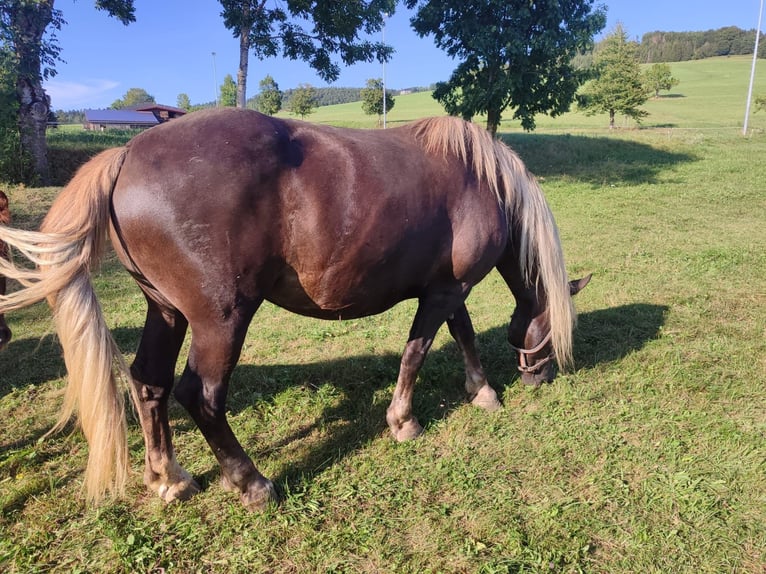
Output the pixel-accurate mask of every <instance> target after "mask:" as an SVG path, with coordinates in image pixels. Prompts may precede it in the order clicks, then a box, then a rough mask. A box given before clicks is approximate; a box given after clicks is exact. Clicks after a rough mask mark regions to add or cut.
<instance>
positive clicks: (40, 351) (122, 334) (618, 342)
mask: <svg viewBox="0 0 766 574" xmlns="http://www.w3.org/2000/svg"><path fill="white" fill-rule="evenodd" d="M666 312H667V307H665V306H661V305H651V304H646V303H634V304H628V305H622V306H619V307H613V308H608V309H601V310H597V311H590V312H587V313H582V314H580V316H579V321H578V328H577V330H576V332H575V367H574V368H575V370H581V369H590V368H593V367H595V366H597V365H599V364H602V363H609V362H613V361H616V360H619V359H620V358H621V357H624V356H626V355H628V354H630V353H632V352H633V351H635V350H637V349H640V348H641V347H643V346H644V345H645V344H646V343H647V342H649V341H651V340H652V339H655V338H656V337H657V336H658V334H659V331H660V328H661V326H662V325H663V323H664V319H665V314H666ZM140 333H141V330H140V329H138V328H119V329H115V330H114V336H115V340H116V341H117V343H118V345H119V346H120V348H121V349H122V350H123V351H125V352H128V351H132V350H134V349H135V348H136V346H137V344H138V340H139V338H140ZM477 343H478V346H479V351H480V354H481V357H482V362H483V364H484V368H485V371H486V373H487V377H488V379H489V381H490V383H492V384H493V386H494V387H495V389H496V390H498V391H499V393H498V394H499V395H502V390H503V388H504V387H506V386H508V385H512V384H515V382H516V380H517V379H518V377H517V375H516V368H515V365H516V358H515V356H514V355H513V354H512V353H511V352H510V350H509V348H508V345H507V342H506V334H505V327H500V326H498V327H494V328H492V329H489V330H487V331H484V332H482V333H479V334H478V335H477ZM306 344H316V343H314V342H307V343H306ZM10 355H18V357H17V360H16V363H22V362H23V368H24V369H25V370H28V371H29V372H28V373H27V376H25V380H26V383H25V384H26V385H30V386H34V385H37V384H39V383H43V382H45V381H47V380H50V379H51V378H57V377H59V376H61V375H62V373H63V372H64V366H63V361H61V359H60V350H59V348H58V344H57V342H56V341H55V337H50V341H49V340H47V339H46V340H43V342H42V343H41V341H40V340H39V339H24V340H20V341H13V342H11V344H10V345H9V347H8V349H6V350H5V351H4V353H3V354H2V356H0V368H2V364H3V363H2V361H6V362H8V360H9V359H8V357H9V356H10ZM41 355H42V356H41ZM399 361H400V356H399V355H398V354H393V353H387V354H382V355H381V354H363V355H356V356H351V357H343V358H339V359H334V360H331V361H320V362H314V363H310V364H279V365H257V364H241V365H239V366H238V367H237V369H236V370H235V374H234V376H233V379H232V384H231V388H230V393H229V400H228V408H229V413H230V414H231V415H238V414H241V413H243V411H245V410H246V409H248V408H250V407H252V406H253V404H254V402H258V401H261V402H262V404H266V405H268V404H270V403H271V404H275V403H277V402H278V401H279V398H280V394H281V393H283V392H285V391H286V390H287V389H291V388H292V389H293V390H295V388H296V387H299V389H300V391H301V392H307V393H313V392H318V391H320V390H322V387H323V386H324V385H332V386H333V387H334V389H332V390H333V391H334V394H335V395H337V396H339V397H341V398H340V400H337V401H336V402H335V404H334V405H333V406H331V407H327V408H325V409H324V410H322V412H321V413H320V414H319V415H315V416H314V418H313V420H307V421H306V422H305V423H303V424H301V425H298V426H297V427H296V428H294V429H292V430H291V431H289V432H287V433H283V435H282V436H278V437H275V438H274V440H265V441H264V440H262V438H263V437H261V440H257V441H254V440H253V439H248V438H247V437H240V439H241V440H242V442H243V446H244V448H245V449H246V450H247V451H248V452H250V454H251V455H252V456H253V458H254V459H255V460H256V464H257V461H258V459H259V458H263V457H265V456H269V455H273V454H274V453H277V452H279V451H281V450H282V449H284V448H286V447H288V446H294V443H295V442H296V441H302V440H307V441H310V442H309V443H307V447H306V448H300V449H293V450H292V451H291V454H290V456H291V457H292V458H291V459H290V460H289V464H285V465H283V466H282V470H281V471H279V472H278V474H277V475H276V476H274V477H272V478H273V480H274V482H275V483H276V484H281V485H284V486H287V487H288V488H296V487H298V485H299V484H300V482H301V481H303V480H305V478H306V477H311V476H314V475H316V474H318V473H321V472H322V471H323V470H325V469H327V468H328V467H330V466H332V465H333V464H335V463H337V461H338V460H340V459H342V458H345V457H346V456H348V455H349V454H351V453H352V452H354V451H355V450H358V449H359V448H361V447H363V445H364V444H366V443H368V442H369V441H371V440H373V439H375V438H376V437H379V436H381V435H385V434H386V433H387V429H386V423H385V413H386V408H387V407H388V401H389V400H390V396H391V393H390V392H387V391H385V389H387V388H388V387H390V386H392V385H393V383H394V382H395V380H396V375H397V371H398V368H399ZM463 381H464V372H463V367H462V360H461V357H460V353H459V351H458V349H457V347H456V345H455V344H454V343H449V344H447V345H444V346H442V347H441V348H439V349H435V350H432V351H431V353H429V355H428V358H427V359H426V362H425V365H424V366H423V369H422V370H421V373H420V375H419V377H418V383H417V387H416V390H415V398H414V401H413V403H414V404H413V410H414V412H415V413H416V416H417V417H418V419H419V420H420V422H421V424H422V425H423V426H424V427H425V428H426V429H428V427H429V426H432V425H433V424H435V423H437V422H438V421H440V420H442V419H444V418H445V417H447V416H448V415H449V414H450V413H451V412H452V411H454V410H455V409H456V408H458V407H459V406H460V405H462V404H464V402H465V398H466V397H465V391H464V388H463ZM553 384H555V382H554V383H553ZM381 391H384V392H381ZM5 392H8V389H7V388H6V387H5V386H4V387H3V393H5ZM3 393H0V397H2V394H3ZM172 409H173V412H172V414H173V415H174V418H176V420H177V421H180V422H177V423H176V430H177V431H193V430H194V424H193V422H192V421H191V419H190V418H189V417H188V416H186V415H184V414H182V409H181V407H180V406H178V405H174V406H173V407H172ZM132 424H137V423H136V422H135V421H134V422H133V423H132ZM267 424H268V423H267ZM318 429H321V430H322V432H321V433H316V435H315V436H314V437H313V438H310V437H311V435H314V434H315V433H314V431H315V430H318ZM316 436H319V438H316ZM39 437H40V434H39V433H35V434H34V435H33V436H30V437H28V440H25V441H22V442H23V443H25V444H26V445H30V444H32V443H34V442H35V441H37V439H38V438H39ZM9 446H10V445H5V446H2V445H0V459H1V458H2V456H1V455H2V451H3V450H4V449H5V448H8V447H9ZM12 446H13V448H16V449H18V448H23V447H24V444H20V443H18V442H16V443H14V445H12ZM296 453H300V454H296ZM211 461H212V457H211ZM217 475H218V468H217V466H216V467H214V466H212V465H211V467H210V469H209V470H208V471H206V472H204V473H202V475H201V476H198V477H197V478H198V479H200V481H201V482H202V483H203V485H205V484H208V483H210V482H211V481H212V480H213V479H214V478H215V477H216V476H217Z"/></svg>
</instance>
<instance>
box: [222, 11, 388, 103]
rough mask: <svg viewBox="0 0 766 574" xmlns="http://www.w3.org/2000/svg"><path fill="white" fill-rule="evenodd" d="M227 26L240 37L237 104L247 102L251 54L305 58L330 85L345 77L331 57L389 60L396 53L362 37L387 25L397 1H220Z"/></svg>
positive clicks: (260, 56) (268, 56)
mask: <svg viewBox="0 0 766 574" xmlns="http://www.w3.org/2000/svg"><path fill="white" fill-rule="evenodd" d="M219 1H220V3H221V6H222V7H223V10H222V12H221V16H223V22H224V25H225V26H226V28H228V29H229V30H231V31H232V33H233V34H234V37H235V38H238V39H239V69H238V71H237V106H238V107H241V108H244V107H245V104H246V102H247V72H248V62H249V56H250V52H251V51H252V53H253V54H254V55H255V57H256V58H258V59H259V60H260V59H264V58H273V57H276V56H282V57H283V58H289V59H291V60H303V61H305V62H308V64H309V65H310V66H311V67H312V68H313V69H314V70H316V72H317V73H318V74H319V76H320V77H321V78H322V79H323V80H326V81H334V80H336V79H337V78H338V76H339V75H340V66H339V65H338V63H337V62H335V61H333V58H332V56H333V55H334V54H338V55H339V56H340V59H341V61H342V62H343V63H344V64H346V65H349V64H353V63H355V62H361V61H365V62H369V61H372V60H373V59H378V60H380V61H383V60H386V59H388V57H389V56H390V55H391V53H392V49H391V48H390V47H388V46H386V45H384V44H383V43H381V42H375V41H372V40H369V39H363V38H362V37H360V35H361V34H367V35H370V34H373V33H375V32H377V31H379V30H380V29H381V28H382V27H383V18H384V14H386V13H392V12H393V11H394V9H395V7H396V4H397V0H343V1H337V2H324V1H322V0H273V1H271V2H270V1H269V0H219Z"/></svg>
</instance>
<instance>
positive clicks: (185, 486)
mask: <svg viewBox="0 0 766 574" xmlns="http://www.w3.org/2000/svg"><path fill="white" fill-rule="evenodd" d="M201 490H202V489H201V488H200V486H199V484H197V481H196V480H194V479H193V478H192V477H191V475H189V474H188V473H187V472H186V471H184V472H183V475H182V476H181V477H180V480H178V481H177V482H173V483H170V484H162V485H160V487H159V488H158V489H157V494H159V495H160V498H161V499H162V500H164V501H165V502H168V503H169V502H173V501H175V500H189V499H190V498H191V497H192V496H194V495H195V494H197V493H199V492H200V491H201Z"/></svg>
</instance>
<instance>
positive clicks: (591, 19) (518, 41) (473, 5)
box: [406, 0, 606, 133]
mask: <svg viewBox="0 0 766 574" xmlns="http://www.w3.org/2000/svg"><path fill="white" fill-rule="evenodd" d="M406 4H407V6H408V7H410V8H412V7H415V6H417V14H416V15H415V17H413V19H412V26H413V28H414V29H415V31H416V32H417V33H418V34H419V35H420V36H421V37H422V36H427V35H433V36H434V41H435V43H436V45H437V46H438V47H439V48H441V49H443V50H444V51H445V52H446V53H447V54H448V55H449V56H450V57H452V58H456V59H459V60H460V64H459V65H458V67H457V68H456V69H455V70H454V71H453V72H452V75H451V77H450V79H449V80H448V81H447V82H442V83H439V84H437V86H436V90H435V92H434V97H435V98H436V99H437V100H438V101H439V102H440V103H441V104H442V105H443V106H444V108H445V109H446V111H447V113H449V114H452V115H459V116H462V117H463V118H466V119H470V118H472V117H473V116H476V115H480V114H486V115H487V129H488V130H490V131H491V132H493V133H494V132H496V131H497V127H498V125H499V124H500V120H501V118H502V113H503V111H504V110H505V109H507V108H512V109H513V110H514V114H513V117H514V119H518V120H521V125H522V126H523V127H524V129H526V130H532V129H534V127H535V115H536V114H541V113H545V114H550V115H552V116H556V115H559V114H561V113H563V112H566V111H567V110H568V109H569V106H570V105H571V103H572V101H573V100H574V97H575V93H576V91H577V89H578V88H579V87H580V85H581V83H582V81H583V80H584V76H583V73H582V72H580V71H578V70H576V69H575V68H574V66H573V64H572V60H573V58H574V56H575V55H576V54H577V53H578V52H581V51H585V50H587V49H589V48H590V47H591V46H592V39H593V36H594V35H595V34H596V33H597V32H598V31H600V30H601V29H602V28H603V27H604V25H605V23H606V13H605V11H604V9H603V8H602V7H596V8H595V9H594V6H593V0H569V1H567V2H559V1H556V0H543V1H541V2H529V1H528V0H511V1H508V0H490V1H487V0H468V1H466V0H420V1H418V0H407V2H406Z"/></svg>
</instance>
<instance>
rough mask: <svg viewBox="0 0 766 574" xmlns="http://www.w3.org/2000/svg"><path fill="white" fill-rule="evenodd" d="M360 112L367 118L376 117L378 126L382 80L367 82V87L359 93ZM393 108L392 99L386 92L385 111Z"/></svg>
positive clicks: (380, 111)
mask: <svg viewBox="0 0 766 574" xmlns="http://www.w3.org/2000/svg"><path fill="white" fill-rule="evenodd" d="M360 95H361V97H362V111H363V112H364V113H365V114H367V115H368V116H373V115H377V116H378V125H380V118H381V116H382V115H383V80H382V79H380V78H376V79H374V80H373V79H370V80H367V87H366V88H363V89H362V91H361V94H360ZM393 107H394V98H393V96H392V95H391V94H389V93H388V91H386V111H388V110H391V108H393Z"/></svg>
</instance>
